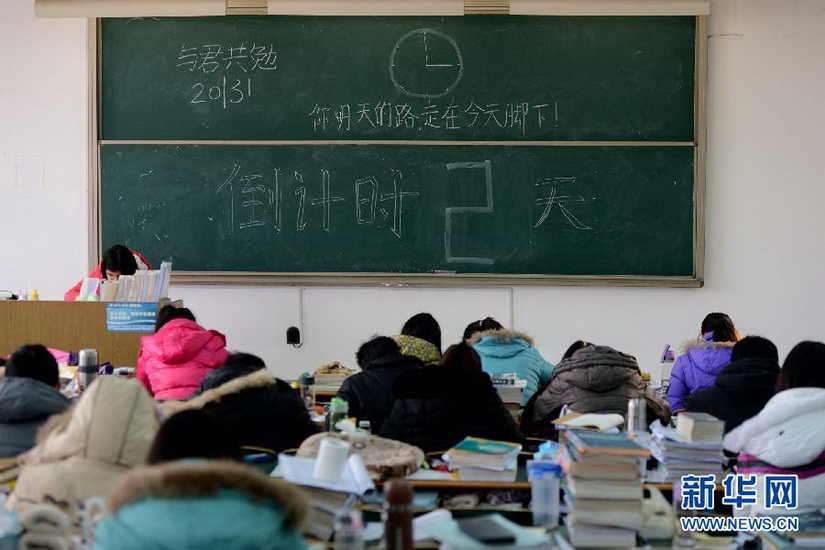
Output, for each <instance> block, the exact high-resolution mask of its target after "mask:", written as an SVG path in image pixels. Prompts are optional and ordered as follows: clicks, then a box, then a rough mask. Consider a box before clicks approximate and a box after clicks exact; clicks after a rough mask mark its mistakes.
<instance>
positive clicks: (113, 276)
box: [63, 244, 152, 302]
mask: <svg viewBox="0 0 825 550" xmlns="http://www.w3.org/2000/svg"><path fill="white" fill-rule="evenodd" d="M138 269H152V265H151V264H150V263H149V260H147V259H146V258H145V257H144V256H143V254H141V253H140V252H135V251H134V250H129V249H128V248H126V247H125V246H123V245H122V244H116V245H114V246H113V247H111V248H110V249H108V250H107V251H106V252H104V253H103V258H101V259H100V263H99V264H97V265H96V266H95V268H94V269H93V270H92V272H91V273H89V275H88V277H87V278H88V279H108V280H110V281H116V280H117V279H118V278H119V277H120V276H121V275H134V274H135V271H137V270H138ZM82 286H83V279H81V280H80V281H78V283H77V284H76V285H74V286H73V287H72V288H70V289H69V290H68V291H66V294H65V295H64V296H63V299H64V300H66V301H67V302H73V301H75V300H77V297H78V295H80V288H81V287H82Z"/></svg>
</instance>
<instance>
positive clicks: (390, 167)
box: [101, 144, 694, 277]
mask: <svg viewBox="0 0 825 550" xmlns="http://www.w3.org/2000/svg"><path fill="white" fill-rule="evenodd" d="M693 155H694V153H693V148H692V147H652V146H651V147H618V146H613V147H592V146H591V147H575V146H562V147H529V146H510V147H500V146H496V147H494V146H445V145H441V146H430V145H419V146H408V145H371V146H366V145H317V146H313V147H307V146H305V145H258V146H250V145H182V146H174V145H115V144H113V145H104V146H103V147H102V148H101V173H102V178H103V182H104V185H103V188H102V196H101V202H102V211H103V213H104V215H103V220H102V221H103V223H102V229H103V245H104V247H105V246H109V245H111V244H114V243H125V244H127V245H128V246H130V247H132V248H134V249H135V250H139V251H140V252H142V253H143V254H145V255H146V256H147V257H148V258H149V260H150V261H152V262H155V263H157V262H159V261H160V260H162V259H172V260H173V261H174V265H175V269H176V270H183V271H203V272H209V271H251V272H302V273H395V274H400V273H405V274H428V273H442V272H445V271H446V272H455V273H458V274H468V273H477V274H499V275H506V274H553V275H596V276H598V275H628V276H684V277H691V276H693V275H694V268H693V190H694V187H693V174H694V157H693Z"/></svg>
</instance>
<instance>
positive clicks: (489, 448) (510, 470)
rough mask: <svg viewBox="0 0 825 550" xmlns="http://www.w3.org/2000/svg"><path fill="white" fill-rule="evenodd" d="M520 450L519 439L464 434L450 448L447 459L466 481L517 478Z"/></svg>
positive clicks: (513, 479) (451, 466) (509, 479)
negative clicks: (509, 440) (514, 440)
mask: <svg viewBox="0 0 825 550" xmlns="http://www.w3.org/2000/svg"><path fill="white" fill-rule="evenodd" d="M520 452H521V445H520V444H518V443H510V442H507V441H493V440H491V439H481V438H477V437H465V438H464V439H463V440H461V442H459V443H458V444H457V445H455V446H454V447H452V448H451V449H450V450H448V451H447V453H446V454H445V456H444V459H445V460H446V461H447V462H449V464H450V468H451V469H454V470H458V477H459V479H462V480H465V481H466V480H474V481H515V479H516V466H517V463H518V454H519V453H520Z"/></svg>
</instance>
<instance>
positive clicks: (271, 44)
mask: <svg viewBox="0 0 825 550" xmlns="http://www.w3.org/2000/svg"><path fill="white" fill-rule="evenodd" d="M101 25H102V38H101V40H102V42H101V82H102V86H101V98H102V112H101V124H102V127H101V136H100V137H101V138H102V139H104V140H474V141H488V140H646V141H650V140H652V141H687V142H692V141H693V140H694V77H695V75H694V73H695V61H694V59H695V33H696V21H695V18H693V17H514V16H509V17H507V16H501V17H497V16H478V17H469V16H468V17H462V18H423V17H417V18H409V17H400V18H366V17H353V18H336V17H249V18H246V17H232V18H229V17H221V18H170V19H154V18H148V19H128V20H127V19H107V20H103V21H102V23H101Z"/></svg>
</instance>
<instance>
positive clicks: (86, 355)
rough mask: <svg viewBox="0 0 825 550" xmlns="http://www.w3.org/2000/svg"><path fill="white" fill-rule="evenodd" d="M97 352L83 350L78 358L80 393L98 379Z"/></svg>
mask: <svg viewBox="0 0 825 550" xmlns="http://www.w3.org/2000/svg"><path fill="white" fill-rule="evenodd" d="M98 368H99V367H98V365H97V350H96V349H82V350H80V352H79V353H78V358H77V389H78V393H83V391H84V390H85V389H86V388H88V387H89V384H91V383H92V382H94V381H95V378H97V371H98Z"/></svg>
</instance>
